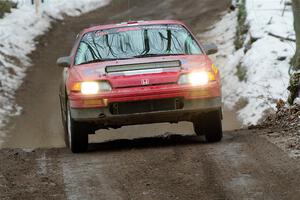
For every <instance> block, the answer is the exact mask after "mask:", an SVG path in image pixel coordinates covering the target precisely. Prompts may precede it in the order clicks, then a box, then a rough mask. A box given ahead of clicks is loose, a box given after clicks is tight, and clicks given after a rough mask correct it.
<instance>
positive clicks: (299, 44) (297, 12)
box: [292, 0, 300, 70]
mask: <svg viewBox="0 0 300 200" xmlns="http://www.w3.org/2000/svg"><path fill="white" fill-rule="evenodd" d="M293 13H294V27H295V31H296V48H297V49H296V54H295V56H294V58H293V59H292V66H293V69H294V70H299V69H300V0H293Z"/></svg>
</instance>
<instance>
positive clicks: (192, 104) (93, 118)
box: [71, 97, 222, 127]
mask: <svg viewBox="0 0 300 200" xmlns="http://www.w3.org/2000/svg"><path fill="white" fill-rule="evenodd" d="M221 107H222V103H221V98H220V97H215V98H206V99H194V100H192V99H191V100H183V107H182V108H181V109H176V110H166V111H155V112H145V113H136V114H122V115H113V114H111V112H110V110H109V107H102V108H71V115H72V118H73V119H74V120H76V121H84V122H93V123H96V124H98V125H101V126H103V127H114V126H125V125H136V124H150V123H164V122H171V123H176V122H180V121H193V119H194V117H196V116H197V115H199V114H204V113H207V112H211V111H220V110H221Z"/></svg>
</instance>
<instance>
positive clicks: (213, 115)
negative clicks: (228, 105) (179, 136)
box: [194, 111, 223, 143]
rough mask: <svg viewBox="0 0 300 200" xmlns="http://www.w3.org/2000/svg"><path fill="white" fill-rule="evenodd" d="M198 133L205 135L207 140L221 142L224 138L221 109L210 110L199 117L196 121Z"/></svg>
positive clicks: (196, 131) (195, 126)
mask: <svg viewBox="0 0 300 200" xmlns="http://www.w3.org/2000/svg"><path fill="white" fill-rule="evenodd" d="M194 130H195V133H196V134H197V135H204V136H205V139H206V141H207V142H209V143H212V142H219V141H221V140H222V138H223V131H222V115H221V113H220V111H215V112H210V113H207V114H205V115H203V116H201V117H198V118H197V119H196V121H195V122H194Z"/></svg>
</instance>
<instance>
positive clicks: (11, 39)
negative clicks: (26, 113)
mask: <svg viewBox="0 0 300 200" xmlns="http://www.w3.org/2000/svg"><path fill="white" fill-rule="evenodd" d="M14 1H15V2H18V8H17V9H13V10H12V13H10V14H6V15H5V17H4V18H3V19H0V128H3V126H4V125H5V123H6V122H7V117H8V116H13V115H18V114H19V113H20V111H21V108H20V107H18V106H17V105H15V103H14V94H15V91H16V90H17V89H18V88H19V86H20V85H21V83H22V79H23V78H24V77H25V73H26V69H27V68H28V67H29V66H30V59H29V58H28V57H27V55H28V54H30V53H31V52H32V51H34V50H35V45H36V42H35V41H34V40H35V38H36V37H37V36H39V35H42V34H44V33H45V32H46V31H47V30H49V28H50V26H51V22H52V21H53V20H55V19H60V20H61V19H63V16H64V15H69V16H78V15H80V14H83V13H86V12H89V11H91V10H94V9H97V8H99V7H101V6H104V5H106V4H108V3H109V2H110V0H72V1H70V0H45V3H44V4H42V6H41V11H40V14H39V15H37V14H36V13H35V7H34V6H33V5H31V0H14ZM3 135H4V133H3V131H0V144H1V137H3Z"/></svg>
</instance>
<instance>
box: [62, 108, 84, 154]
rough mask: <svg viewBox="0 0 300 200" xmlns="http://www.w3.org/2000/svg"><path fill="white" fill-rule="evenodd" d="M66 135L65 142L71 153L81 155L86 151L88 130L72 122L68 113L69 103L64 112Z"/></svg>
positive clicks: (81, 124) (79, 123)
mask: <svg viewBox="0 0 300 200" xmlns="http://www.w3.org/2000/svg"><path fill="white" fill-rule="evenodd" d="M66 112H67V113H66V118H67V119H66V127H67V128H66V129H67V130H66V133H65V142H66V145H67V146H68V147H69V148H70V150H71V151H72V152H73V153H83V152H86V151H87V149H88V144H89V128H88V127H87V125H86V124H84V123H81V122H76V121H74V120H73V118H72V116H71V112H70V107H69V103H67V111H66Z"/></svg>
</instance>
